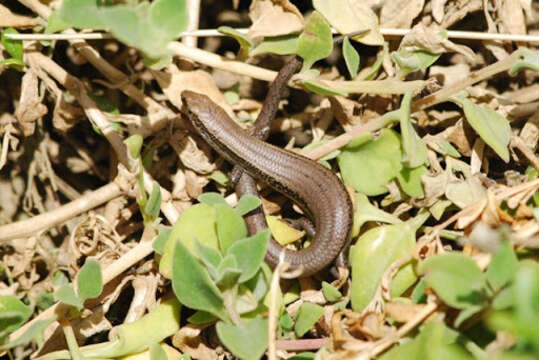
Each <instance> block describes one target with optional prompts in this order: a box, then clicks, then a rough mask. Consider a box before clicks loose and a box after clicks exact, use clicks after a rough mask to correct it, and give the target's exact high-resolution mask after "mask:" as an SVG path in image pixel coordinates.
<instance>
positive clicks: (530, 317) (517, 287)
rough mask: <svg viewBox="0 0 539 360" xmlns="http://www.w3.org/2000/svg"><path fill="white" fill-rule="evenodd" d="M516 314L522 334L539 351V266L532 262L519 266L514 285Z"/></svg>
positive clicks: (522, 263) (521, 263)
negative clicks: (538, 325)
mask: <svg viewBox="0 0 539 360" xmlns="http://www.w3.org/2000/svg"><path fill="white" fill-rule="evenodd" d="M513 289H514V290H513V291H514V292H513V294H514V301H515V314H516V316H517V319H518V321H519V325H520V326H519V327H520V334H521V335H523V336H524V337H525V338H527V339H529V341H530V342H533V343H534V344H535V347H536V349H537V350H539V328H538V327H537V324H538V323H539V264H538V263H537V262H535V261H532V260H526V261H522V262H520V264H519V267H518V270H517V273H516V274H515V280H514V285H513Z"/></svg>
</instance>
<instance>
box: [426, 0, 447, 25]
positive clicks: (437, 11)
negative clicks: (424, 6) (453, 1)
mask: <svg viewBox="0 0 539 360" xmlns="http://www.w3.org/2000/svg"><path fill="white" fill-rule="evenodd" d="M446 1H447V0H432V1H431V2H430V6H431V8H432V17H433V18H434V20H436V22H437V23H441V22H442V20H443V18H444V6H445V3H446Z"/></svg>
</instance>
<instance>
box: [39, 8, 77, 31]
mask: <svg viewBox="0 0 539 360" xmlns="http://www.w3.org/2000/svg"><path fill="white" fill-rule="evenodd" d="M70 27H71V23H70V22H69V21H65V20H64V19H62V16H61V15H60V12H59V11H58V10H56V11H53V12H52V13H51V16H49V19H48V21H47V27H46V29H45V34H54V33H55V32H59V31H62V30H66V29H69V28H70Z"/></svg>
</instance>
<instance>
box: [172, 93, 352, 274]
mask: <svg viewBox="0 0 539 360" xmlns="http://www.w3.org/2000/svg"><path fill="white" fill-rule="evenodd" d="M182 100H183V104H184V111H185V113H186V115H187V116H188V118H189V120H190V121H191V123H192V124H193V126H194V127H195V129H196V130H197V131H198V132H199V134H200V136H201V137H202V138H203V139H204V140H205V141H206V142H207V143H208V144H209V145H210V146H211V147H212V148H213V149H214V150H215V151H217V152H218V153H219V154H220V155H221V156H223V157H224V158H225V159H227V160H228V161H230V162H231V163H233V164H236V165H240V166H241V167H242V168H243V169H244V170H245V171H246V172H247V173H248V174H249V175H251V176H252V177H254V178H256V179H257V180H259V181H262V182H264V183H266V184H268V185H269V186H271V187H272V188H274V189H275V190H277V191H278V192H280V193H282V194H284V195H286V196H287V197H288V198H290V199H291V200H292V201H294V202H295V203H296V204H298V205H299V206H300V207H301V208H302V209H303V210H304V211H305V212H306V213H307V215H308V216H309V217H310V218H311V220H313V222H314V226H315V230H316V235H315V237H314V238H313V239H312V242H311V245H310V246H308V247H307V248H303V249H301V250H299V251H293V250H289V249H285V250H284V251H285V257H284V259H285V261H286V262H288V263H290V264H291V265H292V267H293V268H299V267H301V268H302V269H303V271H302V273H301V275H300V276H302V277H303V276H310V275H313V274H314V273H316V272H318V271H319V270H321V269H323V268H324V267H326V266H328V265H329V264H330V263H331V262H332V261H333V259H335V257H336V256H337V255H338V254H339V252H340V251H341V249H342V248H343V247H344V246H345V244H346V243H347V242H348V240H349V237H350V231H351V228H352V221H353V220H352V216H353V213H352V203H351V201H350V198H349V196H348V193H347V191H346V189H345V187H344V185H343V184H342V182H341V181H340V180H339V179H338V178H337V176H335V175H334V174H333V173H332V172H331V171H330V170H328V169H326V168H325V167H323V166H321V165H320V164H318V163H317V162H315V161H313V160H311V159H308V158H306V157H304V156H301V155H299V154H296V153H293V152H290V151H286V150H283V149H281V148H278V147H276V146H273V145H271V144H268V143H266V142H263V141H261V140H258V139H257V138H255V137H253V136H251V135H249V134H247V133H246V132H245V131H244V130H243V129H241V128H240V127H239V126H238V125H237V124H236V123H235V122H234V120H232V119H231V118H230V117H229V116H228V115H227V114H226V112H225V111H224V110H223V109H222V108H221V107H219V106H218V105H217V104H215V103H214V102H213V101H211V100H210V99H209V98H208V97H207V96H205V95H202V94H198V93H195V92H192V91H187V90H186V91H184V92H183V93H182ZM281 250H282V247H281V245H279V244H278V243H277V242H276V241H275V240H273V239H272V240H271V241H270V244H269V246H268V250H267V252H266V261H267V262H268V263H269V264H270V265H271V266H273V267H275V266H276V264H277V263H278V261H279V254H280V252H281Z"/></svg>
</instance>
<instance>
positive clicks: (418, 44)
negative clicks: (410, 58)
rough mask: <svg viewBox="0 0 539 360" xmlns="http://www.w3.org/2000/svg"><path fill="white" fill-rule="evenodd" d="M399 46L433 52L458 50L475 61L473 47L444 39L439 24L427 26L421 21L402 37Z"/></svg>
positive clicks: (410, 49)
mask: <svg viewBox="0 0 539 360" xmlns="http://www.w3.org/2000/svg"><path fill="white" fill-rule="evenodd" d="M399 48H406V49H408V51H414V50H426V51H428V52H430V53H433V54H443V53H446V52H456V53H459V54H462V55H464V56H465V57H466V58H467V60H468V61H469V62H470V63H475V53H474V52H473V50H472V49H470V48H469V47H467V46H464V45H458V44H455V43H453V42H452V41H450V40H448V39H444V37H443V36H442V34H441V29H440V28H438V27H437V26H436V27H426V26H425V25H423V24H421V23H420V24H417V25H416V26H414V27H413V28H412V31H410V32H409V33H408V34H406V35H405V36H404V37H403V38H402V42H401V44H400V45H399Z"/></svg>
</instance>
